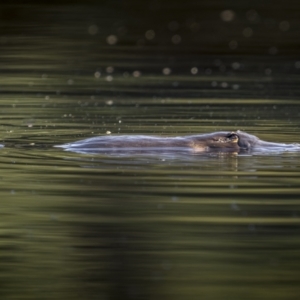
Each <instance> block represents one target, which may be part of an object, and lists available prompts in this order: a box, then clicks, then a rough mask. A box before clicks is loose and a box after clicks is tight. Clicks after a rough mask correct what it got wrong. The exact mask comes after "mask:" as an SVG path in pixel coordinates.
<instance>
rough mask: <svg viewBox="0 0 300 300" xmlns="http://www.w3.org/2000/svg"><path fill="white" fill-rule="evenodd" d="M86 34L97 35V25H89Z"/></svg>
mask: <svg viewBox="0 0 300 300" xmlns="http://www.w3.org/2000/svg"><path fill="white" fill-rule="evenodd" d="M88 33H89V34H90V35H95V34H97V33H98V26H97V25H91V26H89V28H88Z"/></svg>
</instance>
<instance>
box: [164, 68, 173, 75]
mask: <svg viewBox="0 0 300 300" xmlns="http://www.w3.org/2000/svg"><path fill="white" fill-rule="evenodd" d="M171 72H172V70H171V69H170V68H163V69H162V73H163V74H164V75H170V74H171Z"/></svg>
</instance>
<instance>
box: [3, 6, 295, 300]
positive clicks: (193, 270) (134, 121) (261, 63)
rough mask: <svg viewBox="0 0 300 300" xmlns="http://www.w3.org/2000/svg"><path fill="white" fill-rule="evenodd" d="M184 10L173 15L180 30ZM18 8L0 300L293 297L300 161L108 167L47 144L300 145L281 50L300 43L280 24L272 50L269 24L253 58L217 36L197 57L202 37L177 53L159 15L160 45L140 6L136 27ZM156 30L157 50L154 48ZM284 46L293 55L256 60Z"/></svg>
mask: <svg viewBox="0 0 300 300" xmlns="http://www.w3.org/2000/svg"><path fill="white" fill-rule="evenodd" d="M151 7H152V6H151ZM155 7H156V6H155V5H154V8H155ZM219 8H220V7H219V6H218V5H217V6H216V7H215V10H208V11H210V12H211V15H210V16H211V18H207V19H205V18H204V17H203V23H201V24H202V25H203V26H204V27H205V26H208V27H206V28H210V27H209V26H210V25H209V24H211V23H210V22H211V20H214V22H212V24H217V25H212V26H213V27H211V28H221V27H220V26H221V25H223V23H222V22H221V21H219V12H218V9H219ZM2 9H3V8H2ZM5 9H7V7H6V8H5ZM155 9H156V8H155ZM162 9H163V11H165V10H164V9H165V8H164V7H163V8H162ZM180 10H182V7H181V6H175V8H174V9H173V10H172V11H175V12H177V13H176V14H175V15H173V17H172V18H175V17H176V16H177V17H178V22H179V24H183V23H184V22H183V20H181V19H180V17H179V16H182V15H181V14H180V13H179V12H180ZM245 10H246V11H248V10H250V8H248V7H245ZM12 11H13V12H16V13H17V15H19V16H20V20H19V21H18V22H17V21H16V23H15V25H16V26H12V24H11V23H10V22H11V21H10V20H9V19H6V21H5V22H6V23H7V24H8V25H7V27H6V28H7V31H6V32H5V34H2V39H1V41H2V44H3V49H2V52H1V53H2V54H1V55H2V58H4V64H2V66H1V71H0V81H1V85H0V90H1V94H0V113H1V120H0V125H1V132H2V134H1V138H2V141H1V143H2V144H4V145H5V147H4V148H1V149H0V152H1V156H0V168H1V175H0V179H1V185H0V199H1V207H2V209H1V224H0V242H1V244H0V260H1V264H0V272H1V273H0V274H1V279H0V286H1V288H0V293H1V295H2V298H3V299H4V298H5V299H62V298H63V299H173V300H174V299H183V298H188V299H199V298H201V299H229V298H230V299H272V300H274V299H298V298H299V293H300V289H299V283H300V282H299V278H300V276H299V275H300V274H299V268H300V240H299V233H300V218H299V214H300V198H299V195H300V153H297V152H295V153H291V152H283V153H271V154H269V155H265V153H258V154H255V155H236V154H230V155H224V154H218V153H216V154H212V155H210V154H208V155H174V153H173V154H172V155H170V154H169V153H168V154H167V155H165V154H163V153H158V154H157V155H139V154H137V155H125V156H124V155H119V156H118V155H117V156H112V155H106V154H98V155H97V154H82V153H72V152H67V151H63V150H62V149H59V148H54V147H53V146H54V145H59V144H63V143H67V142H73V141H76V140H80V139H84V138H88V137H93V136H97V135H106V134H113V135H119V134H144V135H158V136H183V135H191V134H201V133H207V132H213V131H220V130H222V131H234V130H237V129H240V130H244V131H246V132H249V133H251V134H254V135H257V136H258V137H259V138H261V139H263V140H267V141H273V142H281V143H293V142H298V143H299V141H300V139H299V128H300V121H299V120H300V109H299V100H298V99H299V95H300V90H299V75H298V69H299V62H298V63H297V59H296V58H295V57H293V56H292V54H293V49H292V48H288V46H287V44H288V41H290V38H293V37H294V34H295V32H294V31H290V32H289V31H287V32H286V31H282V30H281V31H280V29H278V28H279V27H276V28H277V29H276V30H277V31H272V32H273V33H274V35H275V37H273V38H269V40H268V39H264V37H266V36H267V31H268V30H269V29H268V27H267V26H269V25H261V26H262V31H261V32H263V35H262V36H259V37H257V36H256V37H255V40H254V42H253V44H251V47H252V48H251V49H255V51H253V52H252V53H247V49H248V48H247V47H248V46H249V45H247V44H245V45H244V46H243V43H241V47H242V48H241V50H239V48H238V49H237V51H240V52H238V53H232V49H230V48H228V42H229V41H230V39H229V41H227V40H226V41H223V38H222V36H224V35H217V37H218V38H219V39H217V41H219V44H217V45H219V46H218V47H217V45H216V44H214V43H215V39H212V38H211V34H207V35H205V34H204V33H203V34H202V37H203V38H206V39H205V42H206V45H207V48H205V49H206V50H203V48H201V49H202V50H201V49H200V50H199V49H198V47H194V46H193V42H192V41H193V38H192V37H194V38H195V37H197V34H196V33H191V35H192V36H190V35H188V34H187V33H185V34H182V41H183V42H182V43H185V42H186V43H187V44H183V46H182V47H181V46H180V47H178V48H176V46H177V45H175V44H174V43H172V40H171V38H172V36H173V35H174V34H176V32H175V33H174V32H173V31H172V30H173V29H172V28H173V27H172V26H171V25H170V26H171V29H168V28H169V27H168V26H167V25H168V24H169V21H167V20H165V19H163V17H162V16H163V14H161V19H160V22H165V23H164V24H165V25H166V29H165V31H164V33H160V31H159V29H158V28H157V29H156V27H155V28H154V27H153V26H154V25H153V24H152V23H151V25H152V27H150V25H149V24H150V23H147V22H146V21H145V22H144V23H139V24H142V25H140V27H137V26H133V25H134V24H132V23H134V20H135V18H133V17H132V15H131V14H129V13H128V11H131V13H132V14H133V15H134V16H136V15H137V12H138V11H139V6H138V5H137V6H134V8H133V9H132V10H128V11H127V14H123V13H122V12H121V10H120V11H119V10H114V9H112V8H110V7H108V8H106V9H91V8H87V7H85V8H81V9H78V8H76V7H75V8H74V7H73V8H71V7H67V8H63V7H60V8H53V7H52V8H51V9H50V8H48V9H45V8H43V9H42V8H41V7H32V8H31V10H29V9H28V8H23V9H21V8H20V7H18V8H17V9H16V10H12ZM29 11H31V12H35V14H31V15H32V18H29ZM70 12H71V13H70ZM215 12H216V13H215ZM116 13H117V14H118V15H116ZM237 13H239V12H238V11H237ZM182 14H183V15H185V14H188V12H184V13H182ZM190 14H192V13H191V12H190ZM278 14H279V15H277V17H278V16H279V17H281V15H280V13H278ZM5 15H6V16H7V14H5ZM250 15H251V14H250ZM99 16H102V18H100V17H99ZM120 16H123V17H120ZM242 16H244V15H242ZM277 17H276V18H277ZM279 17H278V18H279ZM7 18H8V17H7ZM172 18H171V17H168V18H167V19H168V20H169V19H172ZM182 18H183V17H182ZM245 18H246V17H245ZM276 18H275V19H276ZM120 19H122V22H121V21H120V23H117V22H115V21H116V20H120ZM266 19H268V18H267V17H266ZM279 19H280V18H279ZM172 20H173V19H172ZM276 20H277V19H276ZM276 20H275V21H276ZM282 20H284V19H282V18H281V19H280V21H282ZM218 22H221V23H220V24H221V25H220V24H219V23H218ZM239 22H241V24H242V25H241V26H242V27H240V28H247V26H248V27H249V26H250V25H249V24H248V23H247V22H249V20H248V19H243V18H242V17H241V19H240V21H239ZM243 22H244V23H243ZM276 22H277V21H276ZM278 22H279V21H278ZM295 22H296V21H295ZM279 23H280V22H279ZM279 23H278V24H279ZM24 24H27V25H28V26H24ZM30 24H31V25H30ZM111 24H113V25H111ZM160 24H163V23H160ZM189 24H190V23H189ZM218 24H219V25H218ZM226 24H227V23H226ZM239 24H240V23H239ZM247 24H248V25H247ZM261 24H272V22H271V23H270V22H269V23H267V22H265V23H264V22H263V23H261ZM276 24H277V23H276ZM293 24H294V25H293V26H297V24H298V23H297V22H296V23H293ZM21 25H22V26H21ZM29 25H30V26H29ZM41 25H44V27H43V26H41ZM46 25H47V26H46ZM96 25H97V30H98V31H97V32H96V33H95V30H96V28H95V27H91V26H96ZM173 25H174V24H173ZM175 25H176V24H175ZM175 25H174V26H175ZM227 25H228V24H227ZM227 25H226V26H227ZM235 25H236V24H235ZM181 26H183V25H181ZM193 26H196V25H193ZM214 26H216V27H214ZM226 26H225V27H226ZM228 26H231V25H230V24H229V25H228ZM251 26H252V25H251ZM253 26H254V25H253ZM257 26H258V25H257ZM263 26H266V27H263ZM158 27H159V26H158ZM225 27H224V28H225ZM232 27H234V28H238V27H235V26H232ZM254 27H255V26H254ZM254 27H253V28H254ZM120 28H121V29H120ZM122 28H123V29H122ZM124 28H125V29H126V30H127V32H128V34H124V35H123V37H122V34H123V33H124V30H125V29H124ZM151 28H152V29H153V28H154V29H153V30H155V32H156V33H157V34H156V37H157V38H158V40H156V41H155V42H153V43H154V44H151V45H148V44H149V43H150V41H149V40H147V39H145V38H144V33H145V32H146V31H147V30H150V29H151ZM163 28H165V27H163ZM193 28H194V27H193ZM201 28H202V27H201ZM226 28H227V27H226ZM282 28H285V27H282ZM295 28H297V27H295ZM114 30H115V31H114ZM122 30H123V31H122ZM126 30H125V31H126ZM201 30H202V29H201ZM224 30H225V29H224ZM274 30H275V29H274ZM225 31H226V32H225ZM225 31H224V32H225V33H226V34H225V37H226V38H227V37H228V38H229V36H228V35H229V33H230V32H231V31H230V30H229V29H228V28H227V29H226V30H225ZM141 32H143V36H142V37H141ZM239 32H243V30H238V29H237V31H236V34H238V33H239ZM177 33H178V32H177ZM275 33H276V34H275ZM160 34H161V35H160ZM110 35H116V36H117V37H118V43H117V44H116V45H111V44H109V43H108V41H107V37H109V36H110ZM281 35H282V38H281V40H280V41H282V45H283V46H282V49H279V50H282V51H284V49H286V50H285V51H286V54H289V55H285V56H284V55H282V56H276V55H275V56H274V55H269V53H268V55H261V53H262V49H265V48H264V47H265V46H266V45H267V43H268V41H269V44H270V47H272V45H273V44H272V43H273V41H274V40H276V38H278V37H280V36H281ZM166 36H167V37H168V38H170V41H169V42H168V43H167V42H166V44H164V43H163V41H164V37H166ZM237 36H238V35H237ZM187 37H189V38H187ZM238 37H239V36H238ZM240 38H241V39H242V37H240ZM187 39H188V41H187ZM141 40H143V41H144V42H143V41H141ZM175 40H176V39H175ZM296 40H297V39H296ZM109 41H110V42H111V41H113V39H112V40H109ZM197 41H198V42H199V40H197ZM238 41H239V42H240V41H241V40H238ZM247 41H248V40H247ZM143 43H144V44H143ZM114 46H116V47H114ZM154 46H155V47H154ZM174 47H175V48H174ZM220 47H221V50H220ZM222 47H223V48H222ZM243 47H244V48H243ZM270 47H266V49H269V48H270ZM285 47H286V48H285ZM273 50H274V49H273ZM199 51H200V52H201V51H202V52H201V53H199ZM268 51H269V50H268ZM268 51H267V52H268ZM271 52H272V51H271ZM222 53H223V54H222ZM166 68H167V69H166ZM193 68H196V69H197V72H196V69H193ZM169 71H170V72H169ZM195 72H196V73H195Z"/></svg>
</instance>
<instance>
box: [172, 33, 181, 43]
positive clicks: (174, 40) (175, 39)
mask: <svg viewBox="0 0 300 300" xmlns="http://www.w3.org/2000/svg"><path fill="white" fill-rule="evenodd" d="M171 40H172V43H173V44H175V45H178V44H180V43H181V36H180V35H179V34H175V35H173V36H172V39H171Z"/></svg>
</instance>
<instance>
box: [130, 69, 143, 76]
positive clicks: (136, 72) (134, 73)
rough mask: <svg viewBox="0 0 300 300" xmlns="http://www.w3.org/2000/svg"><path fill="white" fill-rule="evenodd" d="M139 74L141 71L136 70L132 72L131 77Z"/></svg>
mask: <svg viewBox="0 0 300 300" xmlns="http://www.w3.org/2000/svg"><path fill="white" fill-rule="evenodd" d="M141 75H142V74H141V72H140V71H138V70H136V71H133V72H132V76H133V77H141Z"/></svg>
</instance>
